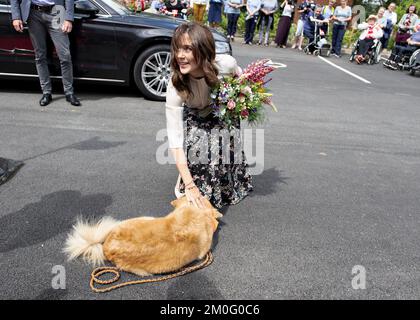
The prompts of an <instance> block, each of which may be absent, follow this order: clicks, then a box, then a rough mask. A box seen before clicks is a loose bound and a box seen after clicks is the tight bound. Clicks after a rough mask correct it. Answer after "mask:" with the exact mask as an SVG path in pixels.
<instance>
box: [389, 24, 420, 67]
mask: <svg viewBox="0 0 420 320" xmlns="http://www.w3.org/2000/svg"><path fill="white" fill-rule="evenodd" d="M415 30H416V32H415V33H413V34H412V35H411V37H410V38H408V39H407V44H406V45H396V46H395V47H394V49H393V50H392V53H391V55H390V56H389V59H388V60H386V61H385V62H384V66H385V67H388V68H390V69H393V70H397V69H399V67H400V64H401V63H402V62H403V60H406V59H405V58H409V57H410V56H411V55H412V54H413V53H414V51H416V50H418V49H420V24H417V25H416V29H415Z"/></svg>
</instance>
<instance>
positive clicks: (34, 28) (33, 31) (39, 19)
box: [11, 0, 81, 107]
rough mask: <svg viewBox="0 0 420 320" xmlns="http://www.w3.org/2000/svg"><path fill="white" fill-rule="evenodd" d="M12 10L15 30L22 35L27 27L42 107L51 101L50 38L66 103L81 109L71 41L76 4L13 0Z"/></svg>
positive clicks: (69, 0) (57, 0)
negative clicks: (75, 88)
mask: <svg viewBox="0 0 420 320" xmlns="http://www.w3.org/2000/svg"><path fill="white" fill-rule="evenodd" d="M11 8H12V19H13V27H14V28H15V30H16V31H18V32H23V24H24V23H27V24H28V31H29V36H30V38H31V42H32V46H33V47H34V50H35V63H36V69H37V71H38V76H39V81H40V84H41V88H42V98H41V100H40V101H39V104H40V105H41V106H43V107H44V106H46V105H48V104H49V103H50V102H51V101H52V96H51V90H52V88H51V79H50V73H49V70H48V63H47V34H49V35H50V36H51V39H52V41H53V43H54V46H55V49H56V52H57V55H58V58H59V59H60V66H61V75H62V80H63V87H64V94H65V95H66V100H67V101H68V102H70V103H71V104H72V105H73V106H80V105H81V104H80V101H79V100H78V99H77V97H76V96H75V95H74V92H73V64H72V61H71V55H70V41H69V37H68V33H70V32H71V30H72V27H73V15H74V0H11ZM63 20H64V21H63Z"/></svg>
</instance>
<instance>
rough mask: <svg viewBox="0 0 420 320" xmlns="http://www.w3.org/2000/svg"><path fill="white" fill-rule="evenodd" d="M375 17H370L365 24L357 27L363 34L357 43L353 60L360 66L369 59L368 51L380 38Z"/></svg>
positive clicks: (380, 30) (380, 33)
mask: <svg viewBox="0 0 420 320" xmlns="http://www.w3.org/2000/svg"><path fill="white" fill-rule="evenodd" d="M377 20H378V19H377V17H376V16H375V15H370V16H369V17H368V18H367V20H366V22H363V23H361V24H359V25H358V26H357V28H358V29H359V30H363V32H362V33H361V34H360V36H359V40H358V43H357V52H356V56H355V57H354V60H355V61H356V62H357V63H358V64H361V63H362V62H364V61H366V60H368V59H369V57H368V56H367V54H368V52H369V50H370V49H371V48H372V47H373V46H374V44H375V40H376V42H377V41H378V40H379V39H381V38H382V36H383V31H382V28H381V26H380V25H379V24H377V23H376V22H377Z"/></svg>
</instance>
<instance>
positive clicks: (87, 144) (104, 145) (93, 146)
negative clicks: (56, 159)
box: [23, 137, 127, 161]
mask: <svg viewBox="0 0 420 320" xmlns="http://www.w3.org/2000/svg"><path fill="white" fill-rule="evenodd" d="M99 139H100V137H93V138H90V139H87V140H83V141H80V142H76V143H73V144H70V145H68V146H64V147H61V148H58V149H54V150H51V151H48V152H45V153H41V154H38V155H34V156H32V157H29V158H26V159H24V160H23V161H28V160H32V159H35V158H38V157H41V156H45V155H47V154H52V153H55V152H58V151H61V150H68V149H75V150H81V151H84V150H106V149H110V148H115V147H118V146H120V145H123V144H125V143H127V142H126V141H115V142H114V141H100V140H99Z"/></svg>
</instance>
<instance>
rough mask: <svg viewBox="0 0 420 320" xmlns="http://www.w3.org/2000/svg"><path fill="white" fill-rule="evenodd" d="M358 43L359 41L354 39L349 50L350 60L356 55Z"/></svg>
mask: <svg viewBox="0 0 420 320" xmlns="http://www.w3.org/2000/svg"><path fill="white" fill-rule="evenodd" d="M358 44H359V41H356V42H355V43H354V44H353V50H352V51H351V54H350V58H349V61H350V62H352V61H354V57H355V56H356V52H357V47H358Z"/></svg>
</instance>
